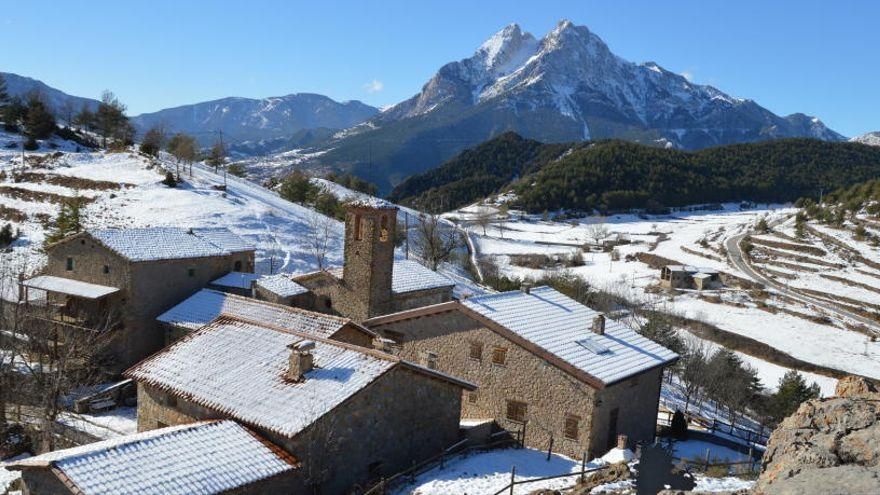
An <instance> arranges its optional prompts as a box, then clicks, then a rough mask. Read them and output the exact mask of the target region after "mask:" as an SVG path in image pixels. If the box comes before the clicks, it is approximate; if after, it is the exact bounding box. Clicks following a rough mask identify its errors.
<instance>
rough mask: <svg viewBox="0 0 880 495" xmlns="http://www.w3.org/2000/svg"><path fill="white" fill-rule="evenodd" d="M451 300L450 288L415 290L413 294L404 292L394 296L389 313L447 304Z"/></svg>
mask: <svg viewBox="0 0 880 495" xmlns="http://www.w3.org/2000/svg"><path fill="white" fill-rule="evenodd" d="M451 300H452V288H451V287H441V288H438V289H428V290H417V291H413V292H405V293H403V294H394V303H393V309H392V311H389V313H397V312H399V311H406V310H408V309H415V308H422V307H425V306H433V305H434V304H440V303H445V302H449V301H451Z"/></svg>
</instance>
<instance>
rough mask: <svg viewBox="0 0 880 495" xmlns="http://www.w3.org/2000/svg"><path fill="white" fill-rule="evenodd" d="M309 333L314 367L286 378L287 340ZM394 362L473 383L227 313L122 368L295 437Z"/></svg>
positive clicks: (128, 373) (153, 383)
mask: <svg viewBox="0 0 880 495" xmlns="http://www.w3.org/2000/svg"><path fill="white" fill-rule="evenodd" d="M303 339H308V340H311V341H313V342H315V348H314V350H313V351H312V353H313V355H314V363H315V367H314V368H313V369H312V370H311V371H309V372H307V373H306V374H305V377H306V379H305V380H304V381H302V382H297V383H294V382H290V381H288V380H287V379H285V373H286V371H287V368H288V363H289V357H290V352H291V351H290V349H289V348H288V346H289V345H291V344H293V343H296V342H299V341H301V340H303ZM399 364H405V365H406V366H408V367H410V368H412V369H413V370H415V371H420V372H422V373H424V374H427V375H430V376H432V377H434V378H438V379H443V380H446V381H450V382H452V383H455V384H456V385H459V386H463V387H466V388H468V387H473V385H471V384H468V383H467V382H461V381H459V380H455V379H453V378H451V377H447V376H446V375H442V374H440V373H435V372H433V371H432V370H426V369H422V368H421V367H418V366H415V365H411V364H409V363H404V362H402V361H401V360H400V359H398V358H396V357H394V356H391V355H387V354H384V353H381V352H378V351H373V350H371V349H365V348H361V347H357V346H354V345H350V344H344V343H341V342H335V341H332V340H326V339H322V338H316V337H313V336H311V335H308V334H304V333H300V332H292V331H286V330H284V329H281V328H277V327H274V326H261V325H258V324H255V323H254V322H249V321H244V320H240V319H235V318H232V317H228V316H223V317H220V318H218V319H217V320H216V321H214V322H213V323H211V324H210V325H208V326H205V327H203V328H202V329H201V330H199V331H197V332H195V333H192V334H190V335H188V336H186V337H184V338H183V339H182V340H180V341H178V342H177V343H175V344H173V345H171V346H169V347H167V348H165V349H164V350H162V351H160V352H159V353H157V354H154V355H153V356H152V357H150V358H147V359H146V360H145V361H143V362H141V363H140V364H138V365H136V366H135V367H133V368H131V369H129V370H128V371H126V372H125V376H126V377H128V378H132V379H134V380H136V381H138V382H142V383H145V384H147V385H150V386H154V387H158V388H160V389H162V390H166V391H168V392H169V393H172V394H174V395H177V396H180V397H183V398H185V399H187V400H190V401H192V402H195V403H196V404H200V405H202V406H204V407H207V408H209V409H212V410H214V411H217V412H218V413H220V414H223V415H228V416H231V417H233V418H235V419H237V420H239V421H242V422H244V423H247V424H251V425H255V426H257V427H260V428H265V429H266V430H269V431H272V432H275V433H277V434H279V435H283V436H286V437H294V436H296V435H297V434H298V433H300V432H301V431H302V430H303V429H305V428H306V427H307V426H309V425H310V424H312V423H313V422H315V421H316V420H317V419H318V418H320V417H322V416H323V415H325V414H326V413H328V412H330V411H331V410H333V409H334V408H336V407H337V406H338V405H339V404H341V403H342V402H344V401H346V400H348V399H349V398H351V397H353V396H354V395H355V394H357V393H358V392H360V391H361V390H363V389H364V388H365V387H367V386H368V385H369V384H371V383H373V382H374V381H375V380H376V379H378V378H379V377H381V376H382V375H383V374H385V373H386V372H388V371H389V370H391V369H392V368H393V367H395V366H396V365H399Z"/></svg>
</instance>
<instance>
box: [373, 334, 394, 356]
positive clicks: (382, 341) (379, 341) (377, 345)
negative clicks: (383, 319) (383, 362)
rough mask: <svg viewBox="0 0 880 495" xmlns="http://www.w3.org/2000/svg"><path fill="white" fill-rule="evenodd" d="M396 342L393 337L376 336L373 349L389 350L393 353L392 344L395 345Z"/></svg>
mask: <svg viewBox="0 0 880 495" xmlns="http://www.w3.org/2000/svg"><path fill="white" fill-rule="evenodd" d="M394 344H395V342H394V341H393V340H391V339H388V338H385V337H376V338H374V339H373V349H376V350H377V351H382V352H387V353H389V354H391V346H393V345H394Z"/></svg>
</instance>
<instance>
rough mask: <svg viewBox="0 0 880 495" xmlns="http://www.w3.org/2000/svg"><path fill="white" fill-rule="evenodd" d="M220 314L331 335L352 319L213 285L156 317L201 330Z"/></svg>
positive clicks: (300, 330) (327, 336)
mask: <svg viewBox="0 0 880 495" xmlns="http://www.w3.org/2000/svg"><path fill="white" fill-rule="evenodd" d="M221 314H227V315H232V316H236V317H239V318H243V319H247V320H250V321H254V322H257V323H260V324H266V325H275V326H279V327H282V328H287V329H290V330H294V331H298V332H303V333H308V334H310V335H315V336H317V337H324V338H329V337H330V336H332V335H333V334H334V333H336V332H337V331H338V330H339V329H340V328H342V327H343V326H344V325H345V324H347V323H348V322H349V320H347V319H345V318H340V317H338V316H331V315H325V314H321V313H314V312H312V311H306V310H304V309H299V308H291V307H288V306H281V305H278V304H272V303H268V302H266V301H260V300H257V299H253V298H249V297H242V296H237V295H234V294H228V293H226V292H220V291H216V290H211V289H202V290H200V291H198V292H196V293H195V294H193V295H192V296H190V297H189V298H188V299H186V300H184V301H183V302H181V303H180V304H178V305H177V306H174V307H173V308H171V309H169V310H168V311H166V312H165V313H163V314H161V315H159V317H158V318H157V320H159V321H161V322H163V323H168V324H171V325H175V326H178V327H183V328H188V329H190V330H198V329H199V328H201V327H203V326H205V325H207V324H208V323H210V322H212V321H214V319H216V318H217V317H219V316H220V315H221Z"/></svg>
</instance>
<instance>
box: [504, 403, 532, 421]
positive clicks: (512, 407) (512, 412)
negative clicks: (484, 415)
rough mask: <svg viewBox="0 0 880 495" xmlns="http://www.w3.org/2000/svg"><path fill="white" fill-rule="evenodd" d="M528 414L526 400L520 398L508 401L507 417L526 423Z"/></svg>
mask: <svg viewBox="0 0 880 495" xmlns="http://www.w3.org/2000/svg"><path fill="white" fill-rule="evenodd" d="M527 415H528V406H527V405H526V403H525V402H520V401H518V400H509V401H507V413H506V414H505V416H506V417H507V419H509V420H511V421H515V422H517V423H525V422H526V416H527Z"/></svg>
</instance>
